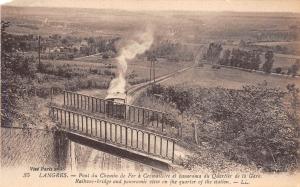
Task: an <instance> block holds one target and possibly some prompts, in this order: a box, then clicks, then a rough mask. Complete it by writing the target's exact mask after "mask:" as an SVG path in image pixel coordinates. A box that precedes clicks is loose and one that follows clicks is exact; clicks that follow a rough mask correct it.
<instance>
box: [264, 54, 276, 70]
mask: <svg viewBox="0 0 300 187" xmlns="http://www.w3.org/2000/svg"><path fill="white" fill-rule="evenodd" d="M273 57H274V54H273V52H272V51H268V52H266V53H265V63H264V64H263V71H264V72H266V73H271V70H272V67H273V63H274V59H273Z"/></svg>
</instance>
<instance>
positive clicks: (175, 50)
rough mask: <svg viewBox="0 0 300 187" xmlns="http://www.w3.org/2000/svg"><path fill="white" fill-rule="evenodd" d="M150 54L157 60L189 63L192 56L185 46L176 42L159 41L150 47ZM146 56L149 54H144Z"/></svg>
mask: <svg viewBox="0 0 300 187" xmlns="http://www.w3.org/2000/svg"><path fill="white" fill-rule="evenodd" d="M151 53H152V54H153V55H154V56H155V57H157V58H166V59H168V60H170V61H175V62H178V61H180V60H181V61H191V60H193V59H194V54H193V52H192V51H191V50H189V49H188V47H187V46H185V45H183V44H180V43H178V42H172V41H160V42H158V43H156V44H154V46H153V47H152V50H151ZM146 55H147V56H148V55H149V54H147V53H146Z"/></svg>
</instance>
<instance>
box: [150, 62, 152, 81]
mask: <svg viewBox="0 0 300 187" xmlns="http://www.w3.org/2000/svg"><path fill="white" fill-rule="evenodd" d="M151 78H152V60H150V82H151Z"/></svg>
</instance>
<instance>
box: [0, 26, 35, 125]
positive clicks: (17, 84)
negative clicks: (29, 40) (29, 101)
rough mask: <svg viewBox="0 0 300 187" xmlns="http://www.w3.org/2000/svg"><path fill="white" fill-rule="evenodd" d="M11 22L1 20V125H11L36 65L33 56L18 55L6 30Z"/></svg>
mask: <svg viewBox="0 0 300 187" xmlns="http://www.w3.org/2000/svg"><path fill="white" fill-rule="evenodd" d="M9 25H10V23H9V22H6V21H1V39H2V41H1V45H2V49H1V62H2V64H1V104H2V105H1V125H10V124H11V122H12V118H13V116H14V115H16V114H18V111H17V108H18V107H17V102H18V101H19V100H20V99H23V98H24V97H26V96H27V95H28V90H30V89H31V87H32V85H31V84H32V79H33V78H34V76H35V72H36V66H35V59H34V58H33V57H24V56H20V55H18V52H17V50H16V49H15V46H16V45H18V44H17V43H16V42H15V41H14V38H13V35H11V34H9V33H7V32H6V28H7V27H9Z"/></svg>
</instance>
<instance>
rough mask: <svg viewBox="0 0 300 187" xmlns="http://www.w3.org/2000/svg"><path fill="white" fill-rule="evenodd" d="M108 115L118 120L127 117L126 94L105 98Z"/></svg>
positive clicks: (111, 95)
mask: <svg viewBox="0 0 300 187" xmlns="http://www.w3.org/2000/svg"><path fill="white" fill-rule="evenodd" d="M105 109H106V115H107V116H110V117H114V118H118V119H125V117H126V94H125V93H120V92H116V93H113V94H109V95H108V96H107V97H106V98H105Z"/></svg>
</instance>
